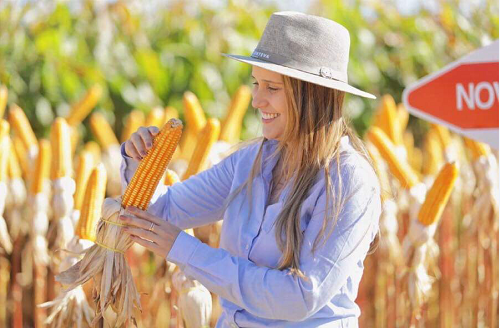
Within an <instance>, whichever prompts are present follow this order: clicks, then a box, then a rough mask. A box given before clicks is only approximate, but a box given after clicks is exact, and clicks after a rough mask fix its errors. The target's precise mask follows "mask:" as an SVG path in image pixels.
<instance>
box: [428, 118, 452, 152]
mask: <svg viewBox="0 0 500 328" xmlns="http://www.w3.org/2000/svg"><path fill="white" fill-rule="evenodd" d="M430 130H433V131H436V135H437V137H438V139H439V142H440V143H441V149H443V150H444V149H446V147H448V146H449V145H450V143H451V136H450V131H449V130H448V129H447V128H446V127H444V126H442V125H439V124H431V128H430Z"/></svg>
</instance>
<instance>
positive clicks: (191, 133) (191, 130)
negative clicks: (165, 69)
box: [181, 91, 207, 160]
mask: <svg viewBox="0 0 500 328" xmlns="http://www.w3.org/2000/svg"><path fill="white" fill-rule="evenodd" d="M183 103H184V118H185V120H186V132H185V133H184V137H183V138H182V140H181V149H182V158H184V159H186V160H189V159H190V158H191V156H192V154H193V151H194V148H195V145H196V140H197V139H196V138H197V137H198V134H199V133H200V132H201V130H202V129H203V127H204V126H205V124H206V123H207V119H206V118H205V114H204V112H203V108H201V105H200V101H199V100H198V98H197V97H196V95H195V94H194V93H192V92H190V91H187V92H185V93H184V97H183Z"/></svg>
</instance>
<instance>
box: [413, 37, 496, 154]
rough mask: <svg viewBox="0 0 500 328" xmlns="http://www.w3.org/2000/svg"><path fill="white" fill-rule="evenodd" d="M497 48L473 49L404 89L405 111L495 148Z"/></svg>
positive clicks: (494, 46)
mask: <svg viewBox="0 0 500 328" xmlns="http://www.w3.org/2000/svg"><path fill="white" fill-rule="evenodd" d="M498 45H499V43H498V41H496V42H494V43H493V44H491V45H489V46H487V47H484V48H481V49H479V50H476V51H475V52H473V53H471V54H469V55H468V56H465V57H463V58H462V59H460V60H458V61H456V62H454V63H451V64H450V65H448V66H446V67H445V68H443V69H442V70H440V71H438V72H436V73H434V74H431V75H429V76H426V77H424V78H423V79H421V80H420V81H418V82H416V83H415V84H413V85H411V86H409V87H408V88H406V89H405V91H404V92H403V101H404V103H405V105H406V107H407V108H408V110H409V111H410V112H411V113H412V114H414V115H416V116H419V117H421V118H423V119H425V120H428V121H431V122H433V123H438V124H442V125H446V126H448V127H449V128H450V129H451V130H454V131H455V132H457V133H460V134H463V135H466V136H467V137H469V138H472V139H476V140H478V141H482V142H487V143H489V144H490V145H491V146H493V147H495V148H498V123H499V116H498V98H499V95H498V68H499V66H498Z"/></svg>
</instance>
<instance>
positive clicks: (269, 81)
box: [252, 75, 283, 84]
mask: <svg viewBox="0 0 500 328" xmlns="http://www.w3.org/2000/svg"><path fill="white" fill-rule="evenodd" d="M252 78H254V79H255V76H253V75H252ZM256 80H257V79H256ZM262 81H264V82H268V83H275V84H283V83H281V82H275V81H271V80H262Z"/></svg>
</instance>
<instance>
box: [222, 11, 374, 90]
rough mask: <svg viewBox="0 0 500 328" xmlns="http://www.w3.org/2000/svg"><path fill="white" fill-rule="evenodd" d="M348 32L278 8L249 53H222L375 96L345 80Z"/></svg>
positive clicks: (347, 57)
mask: <svg viewBox="0 0 500 328" xmlns="http://www.w3.org/2000/svg"><path fill="white" fill-rule="evenodd" d="M349 45H350V39H349V32H348V31H347V29H346V28H345V27H344V26H342V25H340V24H338V23H336V22H334V21H332V20H329V19H326V18H323V17H318V16H313V15H306V14H304V13H299V12H292V11H282V12H277V13H274V14H272V15H271V18H270V19H269V21H268V22H267V25H266V28H265V29H264V33H263V34H262V37H261V39H260V41H259V44H258V45H257V48H256V49H255V50H254V51H253V53H252V55H251V57H248V56H239V55H228V54H222V55H224V56H226V57H229V58H233V59H236V60H238V61H241V62H244V63H248V64H251V65H255V66H258V67H262V68H264V69H267V70H270V71H273V72H277V73H280V74H283V75H287V76H290V77H293V78H296V79H299V80H303V81H307V82H311V83H314V84H319V85H322V86H325V87H328V88H332V89H338V90H341V91H345V92H349V93H352V94H355V95H358V96H361V97H366V98H373V99H375V98H376V97H375V96H374V95H372V94H370V93H367V92H364V91H361V90H359V89H357V88H355V87H353V86H351V85H349V84H348V82H347V64H348V62H349Z"/></svg>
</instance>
